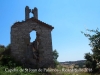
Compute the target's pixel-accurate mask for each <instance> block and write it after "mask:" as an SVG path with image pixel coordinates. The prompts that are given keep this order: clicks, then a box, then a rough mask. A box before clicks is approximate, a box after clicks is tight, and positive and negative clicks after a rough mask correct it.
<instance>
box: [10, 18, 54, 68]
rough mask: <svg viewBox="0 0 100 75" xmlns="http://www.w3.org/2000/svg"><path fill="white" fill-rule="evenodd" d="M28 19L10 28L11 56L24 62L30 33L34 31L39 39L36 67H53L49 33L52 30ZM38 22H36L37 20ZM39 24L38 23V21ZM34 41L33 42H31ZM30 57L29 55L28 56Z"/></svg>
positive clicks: (32, 60)
mask: <svg viewBox="0 0 100 75" xmlns="http://www.w3.org/2000/svg"><path fill="white" fill-rule="evenodd" d="M32 19H33V18H31V19H28V20H26V21H23V22H16V23H15V24H14V25H12V27H11V54H12V55H13V56H14V57H15V58H16V60H19V61H21V62H22V63H23V62H25V59H26V57H25V56H27V54H26V51H27V44H29V43H30V32H31V31H33V30H35V31H36V33H37V34H38V39H39V46H38V51H39V61H38V67H49V66H52V65H53V55H52V37H51V31H52V29H53V28H49V27H46V25H41V24H40V23H38V22H36V21H34V20H32ZM37 21H38V20H37ZM39 22H40V21H39ZM33 41H34V40H33ZM29 55H30V56H31V54H29ZM29 59H30V61H29V62H30V63H34V64H36V63H35V60H34V59H32V58H29Z"/></svg>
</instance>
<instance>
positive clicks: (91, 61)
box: [82, 28, 100, 72]
mask: <svg viewBox="0 0 100 75" xmlns="http://www.w3.org/2000/svg"><path fill="white" fill-rule="evenodd" d="M87 31H89V32H92V33H93V34H92V35H90V34H86V33H84V32H82V33H83V34H84V35H85V36H86V37H88V39H89V40H90V44H89V45H90V47H91V48H92V49H91V50H92V54H91V53H86V54H85V56H84V57H85V59H86V67H87V68H92V70H93V71H92V72H97V71H98V70H99V69H100V67H98V65H97V63H100V32H99V29H98V28H97V29H96V30H89V29H87Z"/></svg>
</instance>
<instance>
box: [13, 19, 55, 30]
mask: <svg viewBox="0 0 100 75" xmlns="http://www.w3.org/2000/svg"><path fill="white" fill-rule="evenodd" d="M30 20H32V21H33V22H36V23H38V24H40V25H43V26H44V27H48V28H50V29H54V27H52V26H51V25H49V24H47V23H45V22H42V21H40V20H38V19H36V18H34V17H32V18H29V19H27V20H26V21H22V22H19V21H18V22H15V23H14V24H13V25H12V27H11V28H15V27H17V26H18V24H22V23H24V22H27V21H30Z"/></svg>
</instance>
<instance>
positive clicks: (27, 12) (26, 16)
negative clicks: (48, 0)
mask: <svg viewBox="0 0 100 75" xmlns="http://www.w3.org/2000/svg"><path fill="white" fill-rule="evenodd" d="M30 12H31V9H29V7H28V6H26V7H25V20H27V19H29V13H30Z"/></svg>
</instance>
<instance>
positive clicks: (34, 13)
mask: <svg viewBox="0 0 100 75" xmlns="http://www.w3.org/2000/svg"><path fill="white" fill-rule="evenodd" d="M29 13H32V14H33V16H34V18H36V19H38V9H37V8H36V7H35V8H34V9H32V11H31V9H29V7H28V6H26V7H25V20H27V19H29Z"/></svg>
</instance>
